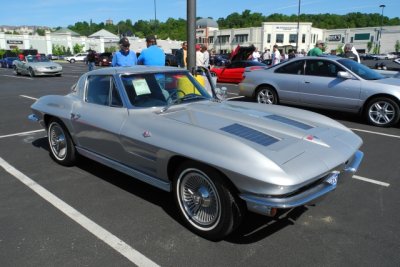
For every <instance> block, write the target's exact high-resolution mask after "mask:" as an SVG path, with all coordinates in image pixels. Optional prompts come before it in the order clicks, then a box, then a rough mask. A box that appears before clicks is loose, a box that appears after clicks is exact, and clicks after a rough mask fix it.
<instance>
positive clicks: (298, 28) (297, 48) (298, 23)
mask: <svg viewBox="0 0 400 267" xmlns="http://www.w3.org/2000/svg"><path fill="white" fill-rule="evenodd" d="M300 4H301V0H299V10H298V12H297V38H296V39H297V41H296V53H299V51H298V50H299V36H300Z"/></svg>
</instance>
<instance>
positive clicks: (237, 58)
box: [211, 46, 267, 83]
mask: <svg viewBox="0 0 400 267" xmlns="http://www.w3.org/2000/svg"><path fill="white" fill-rule="evenodd" d="M254 49H255V47H254V46H250V47H239V46H238V47H237V48H236V49H235V51H233V52H232V54H231V58H230V63H228V64H226V65H225V66H221V67H214V68H212V69H211V72H212V73H214V74H215V76H217V81H218V82H227V83H240V82H241V81H242V80H243V73H244V70H245V68H247V67H250V69H252V70H254V69H260V68H264V67H266V66H267V65H266V64H264V63H261V62H258V61H253V60H248V58H249V56H250V55H251V54H252V53H253V51H254Z"/></svg>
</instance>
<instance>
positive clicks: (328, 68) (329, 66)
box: [306, 60, 343, 77]
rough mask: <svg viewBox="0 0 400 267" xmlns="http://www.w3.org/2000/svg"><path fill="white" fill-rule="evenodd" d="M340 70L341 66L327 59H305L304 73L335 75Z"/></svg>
mask: <svg viewBox="0 0 400 267" xmlns="http://www.w3.org/2000/svg"><path fill="white" fill-rule="evenodd" d="M342 70H343V69H342V68H341V67H339V66H338V65H336V64H335V63H333V62H331V61H327V60H307V62H306V75H312V76H321V77H337V73H338V72H339V71H342Z"/></svg>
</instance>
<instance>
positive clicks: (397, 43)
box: [394, 40, 400, 53]
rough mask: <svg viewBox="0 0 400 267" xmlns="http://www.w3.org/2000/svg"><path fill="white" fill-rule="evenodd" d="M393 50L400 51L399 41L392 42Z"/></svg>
mask: <svg viewBox="0 0 400 267" xmlns="http://www.w3.org/2000/svg"><path fill="white" fill-rule="evenodd" d="M394 51H396V53H398V52H399V51H400V41H399V40H397V41H396V43H395V44H394Z"/></svg>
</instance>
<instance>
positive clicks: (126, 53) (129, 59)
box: [111, 37, 137, 67]
mask: <svg viewBox="0 0 400 267" xmlns="http://www.w3.org/2000/svg"><path fill="white" fill-rule="evenodd" d="M119 45H120V50H119V51H118V52H116V53H115V54H114V56H113V59H112V62H111V66H113V67H132V66H134V65H136V64H137V57H136V53H135V52H133V51H131V50H130V49H129V47H130V45H131V44H130V43H129V40H128V38H126V37H124V38H122V39H121V40H120V41H119Z"/></svg>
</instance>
